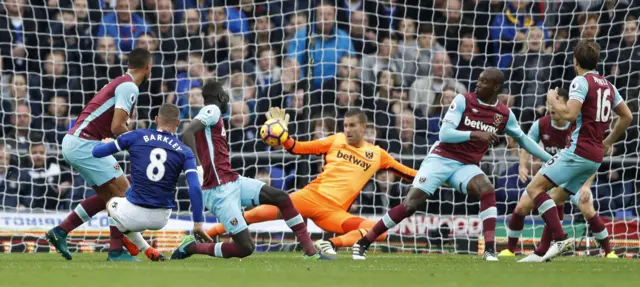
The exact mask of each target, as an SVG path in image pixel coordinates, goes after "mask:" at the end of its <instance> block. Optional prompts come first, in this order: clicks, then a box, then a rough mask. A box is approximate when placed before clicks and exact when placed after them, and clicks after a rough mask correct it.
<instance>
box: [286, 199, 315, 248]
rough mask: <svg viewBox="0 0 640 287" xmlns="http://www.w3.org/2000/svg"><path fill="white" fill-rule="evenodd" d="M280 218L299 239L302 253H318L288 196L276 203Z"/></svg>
mask: <svg viewBox="0 0 640 287" xmlns="http://www.w3.org/2000/svg"><path fill="white" fill-rule="evenodd" d="M278 208H279V209H280V214H281V215H282V219H284V221H285V222H286V223H287V226H289V228H291V230H292V231H293V233H294V234H295V235H296V237H297V238H298V241H300V244H301V245H302V249H303V250H304V253H305V254H306V255H308V256H311V255H314V254H316V253H318V250H317V249H316V247H315V246H313V241H311V237H310V236H309V232H307V225H306V224H304V220H303V219H302V216H300V214H299V213H298V210H297V209H296V208H295V207H294V206H293V202H292V201H291V198H290V197H287V199H286V200H284V201H282V202H280V203H279V204H278Z"/></svg>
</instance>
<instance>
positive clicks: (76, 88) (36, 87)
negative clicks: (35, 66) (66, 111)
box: [29, 51, 83, 115]
mask: <svg viewBox="0 0 640 287" xmlns="http://www.w3.org/2000/svg"><path fill="white" fill-rule="evenodd" d="M65 57H66V55H65V53H64V52H63V51H52V52H51V53H49V54H48V55H47V57H46V62H44V68H43V73H42V75H41V76H39V75H33V76H31V78H30V79H29V85H30V86H31V88H30V89H31V90H32V91H34V92H39V96H37V98H38V99H41V100H42V101H43V102H49V101H50V100H51V99H52V98H53V97H54V96H62V97H66V98H67V99H69V101H70V102H73V103H82V100H83V98H82V93H81V91H82V90H81V87H80V85H81V84H80V78H79V77H75V76H71V74H70V73H68V71H67V69H68V67H67V62H66V58H65ZM37 115H39V114H37Z"/></svg>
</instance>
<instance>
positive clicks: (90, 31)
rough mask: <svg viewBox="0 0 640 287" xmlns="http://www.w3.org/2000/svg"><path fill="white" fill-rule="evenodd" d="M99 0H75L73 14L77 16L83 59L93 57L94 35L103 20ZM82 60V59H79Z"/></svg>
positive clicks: (77, 31) (77, 29)
mask: <svg viewBox="0 0 640 287" xmlns="http://www.w3.org/2000/svg"><path fill="white" fill-rule="evenodd" d="M98 5H99V3H97V1H89V2H87V0H73V6H72V9H73V14H74V15H75V17H76V21H75V29H76V31H75V33H76V34H75V35H77V37H78V39H79V43H78V48H80V53H81V56H82V57H83V59H91V58H92V55H91V52H90V51H91V50H92V49H93V47H94V37H93V35H95V34H96V33H97V32H98V27H99V24H98V23H100V22H101V21H102V10H101V9H100V7H99V6H98ZM79 62H80V61H79Z"/></svg>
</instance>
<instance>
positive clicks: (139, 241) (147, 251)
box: [125, 232, 167, 261]
mask: <svg viewBox="0 0 640 287" xmlns="http://www.w3.org/2000/svg"><path fill="white" fill-rule="evenodd" d="M125 236H126V237H125V238H128V239H129V240H130V242H131V243H133V244H135V245H136V247H137V248H138V249H139V250H140V251H142V252H143V253H144V255H145V256H147V258H149V259H150V260H151V261H165V260H167V258H166V257H165V256H164V255H163V254H162V253H160V252H159V251H158V250H156V249H155V248H153V247H151V245H149V243H148V242H147V241H146V240H144V237H142V233H140V232H129V233H125Z"/></svg>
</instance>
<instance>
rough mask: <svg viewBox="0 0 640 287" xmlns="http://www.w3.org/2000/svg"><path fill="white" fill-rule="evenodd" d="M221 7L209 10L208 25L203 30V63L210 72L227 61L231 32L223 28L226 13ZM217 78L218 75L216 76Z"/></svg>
mask: <svg viewBox="0 0 640 287" xmlns="http://www.w3.org/2000/svg"><path fill="white" fill-rule="evenodd" d="M225 11H226V10H225V8H224V7H223V6H216V7H213V8H211V10H209V14H208V16H207V20H208V21H209V25H208V26H207V27H206V28H205V41H204V44H205V50H206V51H205V54H204V58H205V62H206V63H207V67H208V69H209V70H211V71H215V70H216V69H217V67H216V65H218V63H223V62H225V61H226V60H228V56H227V55H228V54H229V39H231V32H229V30H227V28H226V27H225V21H226V14H225V13H226V12H225ZM218 76H219V75H218Z"/></svg>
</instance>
